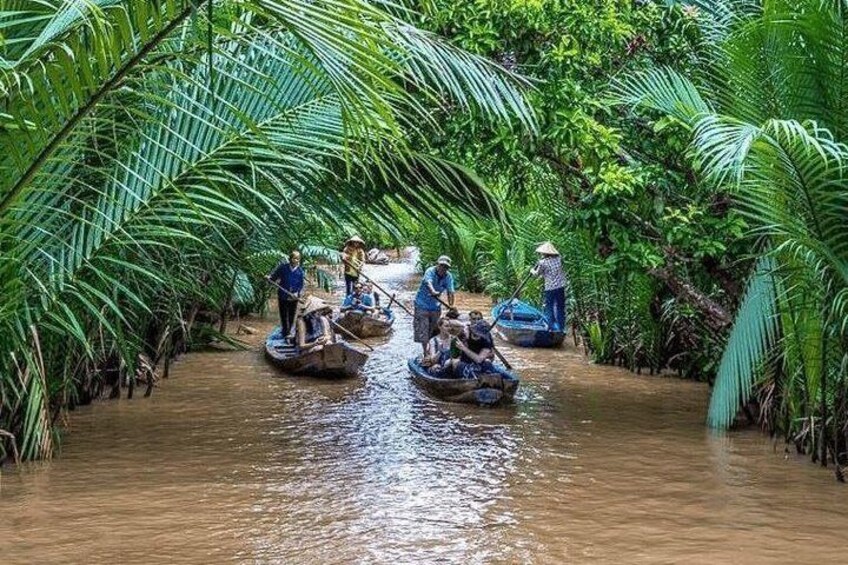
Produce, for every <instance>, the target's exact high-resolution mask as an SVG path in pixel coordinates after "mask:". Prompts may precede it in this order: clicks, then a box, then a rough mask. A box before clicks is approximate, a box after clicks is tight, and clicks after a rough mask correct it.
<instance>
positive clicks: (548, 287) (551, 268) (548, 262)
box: [530, 241, 565, 331]
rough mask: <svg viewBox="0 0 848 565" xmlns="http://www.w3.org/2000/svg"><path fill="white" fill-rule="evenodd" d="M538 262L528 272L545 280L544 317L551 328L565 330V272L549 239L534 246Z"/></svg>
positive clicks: (557, 252)
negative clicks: (538, 257)
mask: <svg viewBox="0 0 848 565" xmlns="http://www.w3.org/2000/svg"><path fill="white" fill-rule="evenodd" d="M536 253H538V254H539V255H540V259H539V262H538V263H536V266H535V267H533V268H532V269H531V270H530V272H531V273H532V274H533V275H535V276H537V277H542V278H543V279H544V280H545V317H546V318H547V319H548V324H550V327H551V330H553V331H565V273H563V271H562V259H561V258H560V255H559V251H557V249H556V247H554V246H553V244H552V243H551V242H550V241H546V242H545V243H543V244H542V245H540V246H539V247H537V248H536Z"/></svg>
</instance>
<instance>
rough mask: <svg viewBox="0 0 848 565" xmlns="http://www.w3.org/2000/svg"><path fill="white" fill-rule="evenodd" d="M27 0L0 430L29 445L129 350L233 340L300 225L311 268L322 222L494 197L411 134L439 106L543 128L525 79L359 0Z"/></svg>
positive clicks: (6, 243)
mask: <svg viewBox="0 0 848 565" xmlns="http://www.w3.org/2000/svg"><path fill="white" fill-rule="evenodd" d="M35 4H36V5H35V6H34V5H33V3H31V2H20V1H14V0H13V1H12V2H9V3H7V4H5V5H4V12H3V15H2V19H3V34H4V39H5V41H4V42H3V44H2V45H1V46H0V73H1V74H0V93H2V95H3V97H4V100H3V101H4V111H3V115H2V120H3V121H2V125H1V127H0V146H2V151H0V170H2V173H3V174H2V175H0V253H2V257H3V260H2V262H0V292H2V293H3V296H4V300H3V303H2V305H0V353H2V355H0V430H2V431H3V432H4V433H3V434H2V438H0V444H2V446H1V447H0V448H1V449H3V450H4V451H5V452H6V453H8V452H9V451H10V450H9V449H8V448H9V446H10V445H15V444H16V445H17V446H18V447H19V448H20V449H19V452H20V455H21V457H23V458H36V457H44V456H48V455H49V454H50V453H51V451H52V449H53V446H54V442H53V434H54V428H53V422H54V421H57V420H56V416H57V414H58V413H59V412H60V411H61V410H64V409H65V408H66V407H67V406H68V405H73V404H76V403H84V402H88V401H90V400H91V399H92V398H93V397H97V396H99V395H100V394H101V392H102V391H103V388H104V387H110V388H111V389H112V394H113V395H119V394H121V388H122V387H123V386H128V388H129V394H132V391H133V387H134V385H135V373H136V368H137V367H138V366H139V364H140V363H139V359H140V358H139V354H142V353H144V354H147V355H149V356H150V357H151V358H152V359H153V360H154V362H155V361H159V360H161V359H163V358H169V357H171V356H173V355H174V354H177V353H179V352H181V351H183V350H185V349H186V348H187V347H189V346H190V345H191V343H192V342H193V341H195V340H198V339H204V336H205V337H216V338H219V339H220V338H222V337H223V336H222V334H223V328H224V327H225V323H224V321H225V320H224V319H221V322H222V323H221V325H220V328H219V329H217V330H215V329H212V328H211V327H210V326H211V325H210V324H208V323H209V322H213V321H216V320H218V319H219V318H221V317H222V316H224V317H225V316H226V315H227V310H228V309H229V307H230V306H231V305H232V304H233V303H237V304H238V303H246V302H249V301H250V297H251V295H253V297H254V298H256V297H257V295H258V297H259V299H261V298H262V297H263V296H267V295H266V294H264V293H266V292H267V291H268V290H267V285H266V284H265V283H264V282H263V281H262V276H263V275H265V274H267V273H268V272H269V271H270V268H272V266H273V264H275V263H276V261H277V260H278V259H279V258H280V257H281V256H282V255H283V253H285V252H287V251H289V250H290V249H292V248H293V247H294V246H295V245H299V246H304V247H303V251H304V252H305V255H306V259H307V261H308V262H311V267H312V268H313V269H314V267H315V263H314V259H316V258H318V257H321V258H322V260H327V259H331V260H332V259H333V258H334V255H335V251H333V250H328V249H327V248H326V247H322V246H324V245H328V244H332V242H330V241H327V240H326V239H325V238H326V237H327V234H328V233H329V234H333V233H335V234H339V233H342V232H343V231H344V230H346V229H348V228H350V227H356V226H358V225H360V223H363V220H362V218H370V220H371V221H373V220H375V219H376V218H380V217H383V218H384V221H385V222H386V223H387V224H389V226H390V227H389V228H387V231H392V230H395V231H397V225H396V224H397V218H396V217H395V216H394V215H392V214H388V215H386V214H384V210H385V209H388V210H392V209H395V210H397V209H399V208H406V209H409V210H411V211H414V212H416V213H430V212H432V211H433V210H436V209H438V207H440V206H441V205H442V204H443V202H447V203H448V204H449V205H451V206H454V207H457V208H459V209H463V210H465V211H466V212H468V211H470V210H477V209H482V210H484V211H486V213H494V212H495V205H494V203H493V201H492V199H491V197H490V195H488V194H487V193H486V191H485V189H484V188H483V187H482V185H481V183H480V182H479V181H478V179H477V178H476V177H475V176H474V175H473V173H471V172H470V171H469V170H467V169H465V168H463V167H462V166H460V165H457V164H454V163H452V162H450V161H448V160H446V159H444V158H440V157H438V156H434V155H432V154H430V152H429V151H428V150H427V148H426V147H418V148H417V149H413V148H412V147H411V146H410V144H409V139H410V138H411V137H413V136H414V135H415V132H416V128H418V127H421V126H422V125H425V124H427V125H435V123H436V122H435V121H434V119H433V116H432V108H433V107H434V106H436V105H443V104H456V105H457V106H458V107H462V108H465V109H467V110H468V111H469V112H470V113H474V114H475V115H476V116H477V117H479V118H480V119H481V120H483V121H485V122H487V123H491V124H495V123H497V122H513V123H510V127H515V128H516V130H515V131H519V130H523V129H526V130H528V131H532V130H533V129H534V128H535V119H534V117H533V115H532V112H531V111H530V109H529V106H528V104H527V102H526V100H525V98H524V95H523V94H522V84H523V83H522V81H521V80H520V79H518V78H517V77H515V76H513V75H510V74H508V73H505V72H504V71H503V70H502V69H499V68H498V67H496V66H495V65H493V64H491V63H490V62H489V61H486V60H483V59H481V58H479V57H475V56H473V55H470V54H468V53H465V52H463V51H461V50H458V49H457V48H455V47H453V46H450V45H447V44H445V43H444V42H443V41H442V40H441V39H439V38H438V37H437V36H434V35H431V34H429V33H426V32H423V31H420V30H417V29H415V28H412V27H410V26H409V25H408V24H407V23H405V22H404V21H402V20H400V19H398V18H397V17H396V16H394V15H393V14H391V13H389V12H385V11H382V10H380V9H379V8H377V7H375V6H374V5H372V4H370V3H367V2H361V1H359V0H342V1H335V2H311V1H301V0H230V1H227V2H215V5H214V10H213V17H214V20H213V21H211V22H210V21H206V20H205V18H206V17H207V14H208V12H207V10H198V8H199V7H205V6H204V5H205V4H206V2H203V1H201V2H197V1H194V0H155V1H151V0H132V1H127V2H116V1H115V0H91V1H87V2H82V3H80V2H64V1H63V0H45V1H43V2H38V3H35ZM434 54H435V55H437V56H434ZM413 90H414V92H415V95H414V96H413V95H412V94H411V93H410V91H413ZM493 127H495V126H494V125H493ZM365 221H366V222H367V220H365ZM392 224H395V225H394V226H392ZM305 244H315V245H313V246H308V245H305ZM313 273H314V274H316V276H317V277H318V278H319V281H320V280H322V279H323V280H324V281H325V282H326V277H324V276H323V275H321V274H320V273H321V272H320V271H317V270H313ZM204 322H206V324H204ZM150 390H152V389H148V392H149V391H150ZM13 442H14V443H13Z"/></svg>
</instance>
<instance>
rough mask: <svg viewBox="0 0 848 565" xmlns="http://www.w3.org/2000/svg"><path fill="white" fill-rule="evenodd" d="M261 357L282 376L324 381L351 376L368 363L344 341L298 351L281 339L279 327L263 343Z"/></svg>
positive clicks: (362, 354) (362, 355)
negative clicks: (322, 379) (263, 355)
mask: <svg viewBox="0 0 848 565" xmlns="http://www.w3.org/2000/svg"><path fill="white" fill-rule="evenodd" d="M265 356H266V357H267V358H268V359H269V360H270V361H271V362H272V363H273V364H274V365H276V366H277V367H279V368H280V369H282V370H283V371H285V372H286V373H290V374H292V375H306V376H313V377H327V378H343V377H354V376H356V375H357V373H359V370H360V369H361V368H362V366H363V365H364V364H365V361H367V360H368V355H366V354H365V353H363V352H361V351H359V350H357V349H354V348H353V347H351V346H350V345H348V344H347V343H344V342H339V343H331V344H328V345H325V346H324V347H322V348H321V349H319V350H317V351H316V350H312V351H306V352H300V351H299V350H298V348H297V346H296V345H292V344H290V343H288V342H287V341H285V340H284V339H282V336H281V335H280V328H279V327H277V328H274V331H272V332H271V333H270V334H269V335H268V339H266V340H265Z"/></svg>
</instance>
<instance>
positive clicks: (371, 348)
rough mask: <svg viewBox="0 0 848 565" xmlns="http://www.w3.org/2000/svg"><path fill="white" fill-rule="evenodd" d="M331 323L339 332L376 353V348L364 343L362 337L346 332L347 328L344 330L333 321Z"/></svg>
mask: <svg viewBox="0 0 848 565" xmlns="http://www.w3.org/2000/svg"><path fill="white" fill-rule="evenodd" d="M328 319H329V318H328ZM330 323H331V324H332V325H333V327H335V328H336V329H337V330H339V331H341V332H342V333H343V334H345V335H346V336H348V337H352V338H353V339H355V340H356V341H358V342H359V343H361V344H362V345H364V346H365V347H367V348H368V349H370V350H371V351H374V348H373V347H371V346H370V345H368V344H367V343H365V342H364V341H362V338H360V337H358V336H357V335H355V334H353V333H351V332H350V331H348V330H346V329H345V328H343V327H342V326H340V325H338V324H337V323H336V322H334V321H333V320H330Z"/></svg>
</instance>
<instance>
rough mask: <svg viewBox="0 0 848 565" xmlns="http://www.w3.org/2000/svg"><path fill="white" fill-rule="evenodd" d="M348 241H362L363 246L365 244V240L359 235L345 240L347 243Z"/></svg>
mask: <svg viewBox="0 0 848 565" xmlns="http://www.w3.org/2000/svg"><path fill="white" fill-rule="evenodd" d="M348 243H361V244H362V245H363V246H364V245H365V242H364V241H363V240H362V238H361V237H359V236H358V235H354V236H352V237H349V238H348V240H347V241H345V244H348Z"/></svg>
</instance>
